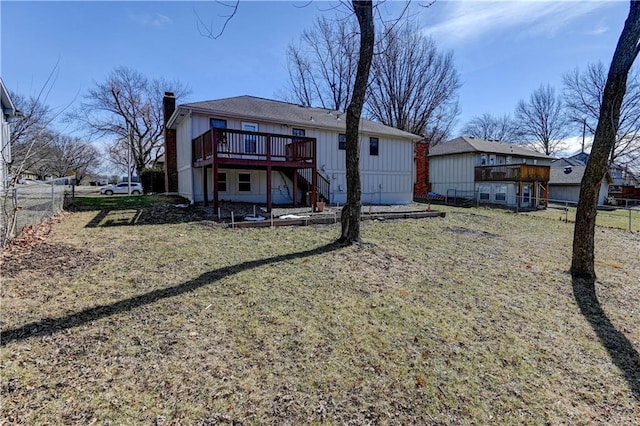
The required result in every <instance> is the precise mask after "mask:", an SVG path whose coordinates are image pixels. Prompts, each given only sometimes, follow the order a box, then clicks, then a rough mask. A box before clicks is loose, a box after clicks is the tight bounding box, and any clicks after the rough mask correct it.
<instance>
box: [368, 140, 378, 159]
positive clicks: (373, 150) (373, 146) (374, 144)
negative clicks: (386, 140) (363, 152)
mask: <svg viewBox="0 0 640 426" xmlns="http://www.w3.org/2000/svg"><path fill="white" fill-rule="evenodd" d="M369 155H378V138H369Z"/></svg>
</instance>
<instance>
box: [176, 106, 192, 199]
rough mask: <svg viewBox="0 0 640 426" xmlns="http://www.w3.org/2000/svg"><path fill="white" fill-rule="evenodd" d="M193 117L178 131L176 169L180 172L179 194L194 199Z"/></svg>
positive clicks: (179, 126)
mask: <svg viewBox="0 0 640 426" xmlns="http://www.w3.org/2000/svg"><path fill="white" fill-rule="evenodd" d="M191 123H192V119H191V117H190V116H189V117H186V118H185V119H184V120H183V121H182V123H180V125H178V128H177V129H176V141H177V144H176V167H177V170H178V194H179V195H180V196H182V197H185V198H187V199H188V200H190V201H195V200H194V199H193V171H192V167H191V166H192V159H191V155H192V151H191V140H192V138H191V133H192V132H191Z"/></svg>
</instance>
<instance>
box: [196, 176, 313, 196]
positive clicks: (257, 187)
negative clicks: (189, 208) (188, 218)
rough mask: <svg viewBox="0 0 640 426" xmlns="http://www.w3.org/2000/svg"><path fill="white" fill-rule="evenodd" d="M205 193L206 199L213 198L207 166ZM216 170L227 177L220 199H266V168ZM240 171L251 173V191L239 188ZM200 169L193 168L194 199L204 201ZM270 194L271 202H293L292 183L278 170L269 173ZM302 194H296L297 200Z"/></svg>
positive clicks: (219, 194)
mask: <svg viewBox="0 0 640 426" xmlns="http://www.w3.org/2000/svg"><path fill="white" fill-rule="evenodd" d="M206 170H207V193H208V200H210V201H211V200H213V175H212V173H213V172H212V168H207V169H206ZM218 172H220V173H225V174H226V178H227V190H226V191H220V192H218V199H219V200H220V201H240V202H246V203H264V202H265V201H266V199H267V195H266V194H267V193H266V186H267V172H266V170H239V169H219V170H218ZM240 173H249V174H250V175H251V191H240V190H239V179H238V175H239V174H240ZM203 189H204V186H203V182H202V169H194V192H195V194H194V195H195V196H194V198H195V201H196V202H202V201H204V197H203ZM271 196H272V202H273V204H293V184H292V183H291V181H290V180H289V179H287V178H286V177H285V176H283V175H281V174H280V173H279V172H276V171H274V172H272V175H271ZM301 196H302V195H301V194H300V193H299V194H298V201H300V200H301V198H300V197H301Z"/></svg>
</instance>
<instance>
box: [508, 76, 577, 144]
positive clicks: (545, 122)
mask: <svg viewBox="0 0 640 426" xmlns="http://www.w3.org/2000/svg"><path fill="white" fill-rule="evenodd" d="M516 123H517V127H518V134H519V137H520V138H521V139H522V141H523V143H525V144H527V145H528V146H530V147H531V148H532V149H534V150H536V151H538V152H541V153H544V154H546V155H553V154H554V153H556V152H557V151H559V150H561V149H563V148H564V141H563V140H564V139H565V138H566V137H567V136H568V134H569V121H568V119H567V117H566V115H565V113H564V110H563V103H562V99H561V98H560V97H559V96H556V92H555V89H554V88H553V87H551V86H549V85H546V86H544V85H542V86H540V87H539V88H538V89H536V90H534V92H533V93H532V94H531V96H530V97H529V100H528V101H524V100H521V101H520V102H518V105H517V107H516Z"/></svg>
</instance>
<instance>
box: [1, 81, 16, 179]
mask: <svg viewBox="0 0 640 426" xmlns="http://www.w3.org/2000/svg"><path fill="white" fill-rule="evenodd" d="M0 104H1V106H2V119H1V121H0V123H1V124H0V191H4V190H5V188H6V187H7V185H8V179H9V167H8V165H9V164H10V163H11V143H10V142H11V131H10V129H9V119H10V118H12V117H14V116H15V115H16V112H17V110H16V107H15V105H14V104H13V101H12V100H11V97H9V91H8V90H7V89H6V87H5V86H4V82H3V81H2V78H0Z"/></svg>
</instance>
